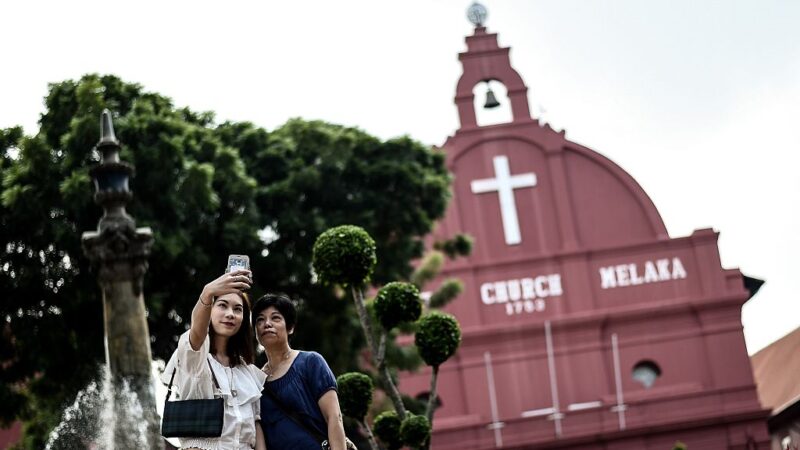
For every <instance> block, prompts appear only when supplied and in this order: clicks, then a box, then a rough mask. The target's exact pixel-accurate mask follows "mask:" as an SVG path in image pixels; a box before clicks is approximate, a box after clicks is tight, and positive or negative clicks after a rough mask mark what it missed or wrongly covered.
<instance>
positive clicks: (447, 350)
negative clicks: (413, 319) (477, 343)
mask: <svg viewBox="0 0 800 450" xmlns="http://www.w3.org/2000/svg"><path fill="white" fill-rule="evenodd" d="M414 343H415V344H416V345H417V348H418V349H419V354H420V356H422V359H423V360H424V361H425V364H427V365H429V366H433V367H438V366H439V365H441V364H442V363H443V362H445V361H447V360H448V359H449V358H450V357H451V356H453V355H454V354H455V353H456V350H458V346H459V345H460V344H461V328H460V327H459V325H458V321H457V320H456V319H455V317H453V316H451V315H450V314H445V313H442V312H439V311H431V312H429V313H428V314H426V315H424V316H423V317H422V318H421V319H419V324H418V326H417V333H416V335H415V336H414Z"/></svg>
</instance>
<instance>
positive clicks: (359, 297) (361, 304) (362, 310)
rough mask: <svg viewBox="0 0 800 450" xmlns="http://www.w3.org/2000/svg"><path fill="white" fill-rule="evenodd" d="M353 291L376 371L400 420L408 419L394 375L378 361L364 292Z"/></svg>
mask: <svg viewBox="0 0 800 450" xmlns="http://www.w3.org/2000/svg"><path fill="white" fill-rule="evenodd" d="M352 291H353V301H354V302H355V303H356V310H357V311H358V318H359V320H360V321H361V327H362V328H363V329H364V335H365V336H366V338H367V345H369V348H370V351H371V352H372V363H373V364H374V365H375V369H376V370H377V371H378V374H379V375H380V376H381V378H383V382H384V385H385V386H386V387H387V388H388V392H387V394H389V398H391V399H392V403H393V404H394V409H395V410H396V411H397V416H398V417H399V418H400V420H403V419H405V418H406V407H405V405H403V398H402V397H401V396H400V391H399V390H398V389H397V386H396V385H395V384H394V381H393V380H392V374H391V373H389V368H388V367H386V365H385V364H383V361H380V360H378V356H380V355H381V354H382V352H381V351H380V349H378V347H377V346H376V345H375V336H374V335H373V334H372V320H371V319H370V317H369V313H368V312H367V305H366V303H365V301H364V292H363V291H362V290H361V289H360V288H357V287H355V286H353V287H352ZM385 336H386V333H383V337H382V340H383V341H384V342H383V344H384V348H385V344H386V343H385ZM384 351H385V350H384Z"/></svg>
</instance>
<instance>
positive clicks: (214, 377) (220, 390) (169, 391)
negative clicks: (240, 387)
mask: <svg viewBox="0 0 800 450" xmlns="http://www.w3.org/2000/svg"><path fill="white" fill-rule="evenodd" d="M206 362H207V363H208V370H210V371H211V379H212V380H214V386H216V388H217V392H222V389H220V387H219V383H218V382H217V376H216V375H214V368H213V367H211V361H210V360H209V359H208V358H206ZM176 370H178V365H177V364H175V367H173V368H172V376H171V377H169V386H167V397H166V398H165V399H164V402H165V403H166V402H168V401H169V396H170V395H171V394H172V381H173V380H175V371H176Z"/></svg>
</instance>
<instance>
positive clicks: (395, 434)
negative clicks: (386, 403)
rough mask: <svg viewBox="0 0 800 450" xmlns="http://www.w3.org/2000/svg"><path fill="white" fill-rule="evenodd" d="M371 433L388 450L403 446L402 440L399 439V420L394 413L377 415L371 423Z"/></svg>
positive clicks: (388, 412) (386, 412) (387, 412)
mask: <svg viewBox="0 0 800 450" xmlns="http://www.w3.org/2000/svg"><path fill="white" fill-rule="evenodd" d="M372 431H374V432H375V436H378V439H380V440H381V442H383V445H385V446H386V448H387V449H388V450H397V449H399V448H401V447H402V446H403V440H402V439H400V418H399V417H397V412H396V411H385V412H382V413H380V414H378V417H376V418H375V420H374V421H373V422H372Z"/></svg>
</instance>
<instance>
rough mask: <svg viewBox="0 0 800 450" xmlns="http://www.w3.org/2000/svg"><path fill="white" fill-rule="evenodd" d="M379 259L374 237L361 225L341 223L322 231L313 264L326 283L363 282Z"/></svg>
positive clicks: (348, 283)
mask: <svg viewBox="0 0 800 450" xmlns="http://www.w3.org/2000/svg"><path fill="white" fill-rule="evenodd" d="M377 261H378V259H377V257H376V256H375V241H374V240H373V239H372V237H370V235H369V234H368V233H367V232H366V231H364V229H363V228H361V227H357V226H354V225H342V226H338V227H335V228H331V229H329V230H328V231H326V232H324V233H322V234H321V235H319V237H318V238H317V241H316V242H315V243H314V248H313V256H312V263H311V264H312V266H313V267H314V271H315V272H316V273H317V276H319V279H320V280H321V281H322V282H324V283H335V284H341V285H343V286H360V285H362V284H364V283H365V282H366V281H367V280H368V279H369V276H370V275H371V274H372V270H373V269H374V268H375V264H376V263H377Z"/></svg>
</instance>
